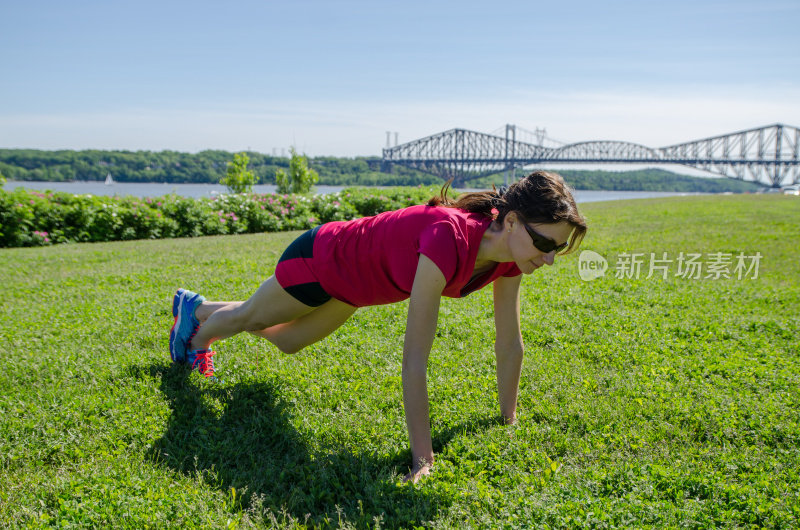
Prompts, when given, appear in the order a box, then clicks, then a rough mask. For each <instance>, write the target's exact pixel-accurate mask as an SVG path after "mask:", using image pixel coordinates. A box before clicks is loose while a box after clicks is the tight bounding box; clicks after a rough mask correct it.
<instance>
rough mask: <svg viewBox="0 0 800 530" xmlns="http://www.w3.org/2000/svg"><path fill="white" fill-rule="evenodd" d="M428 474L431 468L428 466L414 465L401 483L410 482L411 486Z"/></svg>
mask: <svg viewBox="0 0 800 530" xmlns="http://www.w3.org/2000/svg"><path fill="white" fill-rule="evenodd" d="M430 474H431V466H430V465H429V464H424V465H422V466H419V465H416V466H414V467H413V468H412V469H411V471H409V472H408V475H406V476H405V477H403V482H409V481H411V483H412V484H416V483H417V481H418V480H419V479H420V477H423V476H425V475H430Z"/></svg>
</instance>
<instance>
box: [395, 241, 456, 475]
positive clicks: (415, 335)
mask: <svg viewBox="0 0 800 530" xmlns="http://www.w3.org/2000/svg"><path fill="white" fill-rule="evenodd" d="M445 285H446V281H445V278H444V275H443V274H442V271H440V270H439V267H437V266H436V264H435V263H433V261H431V260H430V258H428V257H427V256H425V255H423V254H420V256H419V264H418V265H417V272H416V275H415V276H414V284H413V286H412V287H411V300H410V302H409V306H408V320H407V321H406V336H405V343H404V345H403V406H404V407H405V412H406V425H407V426H408V436H409V438H410V439H411V456H412V458H413V462H412V466H413V467H412V468H411V472H410V473H409V474H408V475H406V477H405V480H413V481H414V482H416V481H417V479H418V478H419V476H420V475H427V474H428V472H429V467H430V465H431V464H432V463H433V444H432V443H431V425H430V419H429V417H428V386H427V382H426V378H427V371H428V355H430V352H431V346H433V339H434V336H435V334H436V323H437V321H438V318H439V300H440V298H441V296H442V291H443V290H444V287H445Z"/></svg>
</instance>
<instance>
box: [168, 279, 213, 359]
mask: <svg viewBox="0 0 800 530" xmlns="http://www.w3.org/2000/svg"><path fill="white" fill-rule="evenodd" d="M205 300H206V299H205V297H203V296H201V295H199V294H197V293H193V292H192V291H187V290H186V289H178V292H177V293H175V296H174V297H173V298H172V316H174V317H175V323H174V324H173V325H172V329H171V330H170V331H169V354H170V356H171V357H172V362H175V363H185V362H187V359H186V350H187V349H188V348H189V344H190V343H191V342H192V337H194V335H195V333H197V329H198V328H199V327H200V322H199V321H198V320H197V318H196V317H195V316H194V312H195V310H196V309H197V307H198V306H199V305H200V304H202V303H203V302H205Z"/></svg>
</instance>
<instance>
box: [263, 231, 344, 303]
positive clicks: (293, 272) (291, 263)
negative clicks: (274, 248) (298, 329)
mask: <svg viewBox="0 0 800 530" xmlns="http://www.w3.org/2000/svg"><path fill="white" fill-rule="evenodd" d="M318 230H319V227H316V228H313V229H311V230H309V231H308V232H305V233H304V234H302V235H301V236H300V237H298V238H297V239H295V240H294V241H293V242H292V244H291V245H289V246H288V247H287V248H286V250H285V251H284V252H283V254H282V255H281V259H279V260H278V265H277V267H275V279H276V280H278V283H279V284H280V286H281V287H283V289H284V290H285V291H286V292H287V293H289V294H290V295H292V296H293V297H295V298H296V299H298V300H299V301H301V302H302V303H304V304H306V305H308V306H311V307H318V306H321V305H322V304H324V303H325V302H327V301H328V300H330V299H331V295H329V294H328V293H327V292H325V289H323V288H322V285H320V283H319V281H318V280H317V277H316V276H315V275H314V269H313V266H312V265H313V261H314V238H315V237H316V236H317V231H318Z"/></svg>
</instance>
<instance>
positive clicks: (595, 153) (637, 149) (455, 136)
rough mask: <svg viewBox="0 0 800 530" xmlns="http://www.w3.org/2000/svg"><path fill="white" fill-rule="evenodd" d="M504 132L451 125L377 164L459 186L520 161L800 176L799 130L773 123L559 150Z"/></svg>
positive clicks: (778, 178) (782, 180)
mask: <svg viewBox="0 0 800 530" xmlns="http://www.w3.org/2000/svg"><path fill="white" fill-rule="evenodd" d="M505 130H506V133H505V136H504V137H503V136H497V135H495V134H485V133H480V132H475V131H469V130H466V129H451V130H449V131H445V132H441V133H438V134H434V135H432V136H428V137H426V138H421V139H419V140H414V141H412V142H407V143H404V144H401V145H396V146H394V147H387V148H386V149H384V150H383V160H382V162H381V168H382V170H383V171H391V168H392V166H394V165H400V166H405V167H408V168H412V169H416V170H419V171H424V172H426V173H432V174H434V175H437V176H440V177H442V178H443V179H450V178H453V179H454V180H455V183H456V184H462V183H464V182H466V181H469V180H472V179H475V178H479V177H483V176H486V175H492V174H496V173H499V172H501V171H509V170H514V169H516V168H521V167H524V166H531V165H542V164H548V163H558V164H572V163H590V164H604V163H609V164H657V165H661V164H680V165H684V166H688V167H692V168H696V169H701V170H705V171H708V172H710V173H715V174H717V175H722V176H724V177H729V178H734V179H739V180H751V181H754V182H760V183H762V184H766V185H770V186H772V187H780V186H781V185H785V184H788V183H797V182H798V180H799V177H800V129H798V128H797V127H790V126H787V125H782V124H776V125H767V126H765V127H759V128H756V129H749V130H746V131H739V132H734V133H730V134H724V135H721V136H714V137H711V138H704V139H702V140H694V141H691V142H685V143H681V144H675V145H670V146H667V147H657V148H652V147H647V146H644V145H640V144H635V143H630V142H618V141H589V142H578V143H572V144H567V145H561V146H558V147H547V146H545V145H543V142H542V141H541V137H540V139H539V141H538V142H537V143H533V142H526V141H519V140H517V139H516V127H515V126H513V125H507V126H506V128H505Z"/></svg>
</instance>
